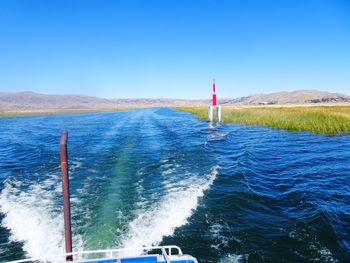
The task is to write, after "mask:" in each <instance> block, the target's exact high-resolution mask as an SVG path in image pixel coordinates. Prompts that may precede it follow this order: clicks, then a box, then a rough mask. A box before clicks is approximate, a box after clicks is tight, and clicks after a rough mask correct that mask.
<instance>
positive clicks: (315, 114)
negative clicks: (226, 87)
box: [177, 106, 350, 134]
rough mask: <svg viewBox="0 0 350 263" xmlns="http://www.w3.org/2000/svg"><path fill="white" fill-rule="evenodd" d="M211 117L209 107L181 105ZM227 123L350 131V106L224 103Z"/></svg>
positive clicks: (184, 109)
mask: <svg viewBox="0 0 350 263" xmlns="http://www.w3.org/2000/svg"><path fill="white" fill-rule="evenodd" d="M177 109H179V110H183V111H187V112H191V113H194V114H196V115H198V116H199V117H200V119H203V120H204V119H207V114H208V113H207V112H208V108H207V107H178V108H177ZM222 118H223V122H225V123H240V124H246V125H265V126H270V127H273V128H279V129H286V130H291V131H311V132H314V133H325V134H340V133H350V106H294V107H293V106H288V107H286V106H277V107H276V106H274V107H269V106H265V107H229V106H224V107H222Z"/></svg>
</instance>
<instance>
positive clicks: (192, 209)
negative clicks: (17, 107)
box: [0, 108, 350, 263]
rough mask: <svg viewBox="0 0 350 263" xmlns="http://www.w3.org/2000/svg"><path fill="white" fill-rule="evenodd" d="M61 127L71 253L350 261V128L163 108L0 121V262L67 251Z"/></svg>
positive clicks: (225, 261) (222, 261)
mask: <svg viewBox="0 0 350 263" xmlns="http://www.w3.org/2000/svg"><path fill="white" fill-rule="evenodd" d="M64 128H65V129H67V130H68V131H69V161H70V176H71V195H72V224H73V234H74V236H73V239H74V249H75V250H81V249H99V248H107V247H108V248H115V247H124V246H127V247H130V246H133V247H135V246H144V245H147V246H148V245H158V244H176V245H179V246H180V247H181V248H182V249H183V251H184V252H185V253H188V254H192V255H193V256H195V257H197V259H198V260H199V262H200V263H202V262H204V263H209V262H215V263H229V262H350V206H349V204H350V187H349V185H350V184H349V181H350V172H349V171H350V150H349V149H350V135H339V136H327V135H315V134H311V133H308V132H287V131H283V130H276V129H270V128H267V127H253V126H248V127H247V126H241V125H235V124H232V125H226V124H225V125H222V126H220V127H217V128H210V127H208V123H206V122H202V121H199V120H197V118H196V117H195V116H193V115H191V114H189V113H184V112H180V111H176V110H172V109H167V108H160V109H145V110H137V111H125V112H114V113H94V114H76V115H57V116H39V117H17V118H0V190H1V193H0V221H1V227H0V261H6V260H15V259H20V258H23V257H25V256H33V257H34V256H38V255H45V254H57V253H61V252H63V251H64V243H63V216H62V200H61V181H60V166H59V139H60V132H61V130H62V129H64Z"/></svg>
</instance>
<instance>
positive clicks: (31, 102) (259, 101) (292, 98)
mask: <svg viewBox="0 0 350 263" xmlns="http://www.w3.org/2000/svg"><path fill="white" fill-rule="evenodd" d="M219 102H220V104H222V105H266V104H304V103H347V102H348V103H350V96H347V95H343V94H338V93H329V92H322V91H317V90H298V91H293V92H277V93H271V94H257V95H252V96H248V97H241V98H236V99H230V98H227V99H220V100H219ZM209 104H210V100H209V99H208V100H184V99H163V98H159V99H103V98H98V97H91V96H83V95H46V94H38V93H34V92H29V91H27V92H19V93H10V92H7V93H5V92H2V93H1V92H0V110H25V109H107V108H112V109H113V108H130V107H132V108H137V107H164V106H168V107H174V106H204V105H209Z"/></svg>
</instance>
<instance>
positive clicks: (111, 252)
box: [8, 246, 182, 263]
mask: <svg viewBox="0 0 350 263" xmlns="http://www.w3.org/2000/svg"><path fill="white" fill-rule="evenodd" d="M153 250H160V251H161V253H162V254H161V255H162V256H163V257H164V259H165V262H170V261H169V257H168V256H171V255H182V250H181V248H180V247H178V246H151V247H139V248H116V249H102V250H87V251H76V252H71V253H63V254H57V255H52V256H44V257H36V258H28V259H21V260H15V261H8V263H25V262H44V263H49V262H57V261H58V260H59V259H60V258H64V259H65V258H66V257H67V256H73V258H77V259H74V260H73V261H72V262H79V261H80V260H84V259H87V260H89V258H86V257H87V256H91V255H94V254H95V255H97V254H100V255H101V254H103V255H104V258H106V259H108V258H112V259H113V258H116V257H118V255H120V254H123V253H130V252H133V251H134V252H135V251H141V252H147V251H148V252H149V251H153ZM134 256H135V255H134ZM90 259H92V258H90ZM64 261H65V260H63V261H62V262H64Z"/></svg>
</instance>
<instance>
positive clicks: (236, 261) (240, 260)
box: [219, 254, 248, 263]
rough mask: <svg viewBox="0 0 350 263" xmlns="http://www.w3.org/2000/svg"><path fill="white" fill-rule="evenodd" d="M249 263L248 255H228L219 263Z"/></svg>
mask: <svg viewBox="0 0 350 263" xmlns="http://www.w3.org/2000/svg"><path fill="white" fill-rule="evenodd" d="M244 262H248V254H243V255H236V254H228V255H226V256H225V257H223V258H221V259H220V261H219V263H244Z"/></svg>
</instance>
